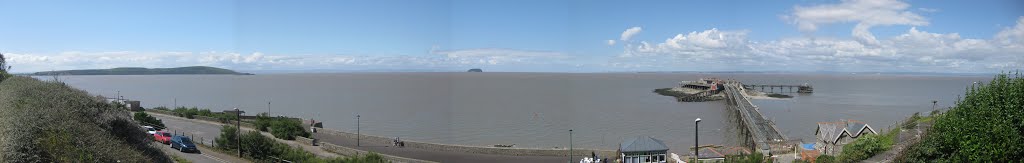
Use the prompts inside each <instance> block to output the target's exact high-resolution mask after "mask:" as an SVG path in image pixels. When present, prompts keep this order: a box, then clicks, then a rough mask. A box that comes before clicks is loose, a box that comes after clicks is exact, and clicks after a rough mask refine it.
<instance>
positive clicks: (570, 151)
mask: <svg viewBox="0 0 1024 163" xmlns="http://www.w3.org/2000/svg"><path fill="white" fill-rule="evenodd" d="M569 163H572V129H569Z"/></svg>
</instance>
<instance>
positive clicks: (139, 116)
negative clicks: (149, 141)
mask: <svg viewBox="0 0 1024 163" xmlns="http://www.w3.org/2000/svg"><path fill="white" fill-rule="evenodd" d="M132 117H133V119H135V121H138V122H139V123H142V125H147V126H153V128H156V129H157V130H163V129H164V128H167V127H165V125H164V121H163V120H159V119H156V117H153V116H150V115H149V114H146V112H135V115H133V116H132Z"/></svg>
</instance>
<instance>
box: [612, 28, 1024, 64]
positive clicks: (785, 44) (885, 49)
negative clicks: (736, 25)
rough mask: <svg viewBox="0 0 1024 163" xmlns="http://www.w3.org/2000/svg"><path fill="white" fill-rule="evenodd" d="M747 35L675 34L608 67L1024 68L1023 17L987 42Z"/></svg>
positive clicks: (916, 35) (630, 48)
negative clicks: (757, 39) (758, 38)
mask: <svg viewBox="0 0 1024 163" xmlns="http://www.w3.org/2000/svg"><path fill="white" fill-rule="evenodd" d="M746 34H747V32H745V31H721V30H718V29H715V28H712V29H709V30H705V31H700V32H698V31H693V32H689V33H688V34H677V35H675V36H674V37H670V38H668V39H666V40H665V41H664V42H658V43H653V44H652V43H648V42H646V41H639V43H633V44H626V45H625V48H626V49H625V51H624V52H623V54H622V55H620V56H619V58H617V59H615V60H613V61H611V63H610V64H609V65H610V66H616V67H623V68H636V67H649V68H653V67H658V66H661V67H676V68H685V69H696V70H736V69H743V70H746V69H749V68H762V69H760V70H765V69H767V70H793V71H814V70H830V71H931V72H978V71H982V72H998V71H1000V70H1015V69H1022V68H1024V17H1021V18H1020V19H1019V20H1018V21H1017V25H1016V26H1014V27H1011V28H1006V29H1004V30H1002V31H1001V32H999V33H997V34H996V35H995V36H993V37H992V39H970V38H962V37H961V36H960V35H959V34H957V33H930V32H927V31H922V30H919V29H918V28H916V27H911V28H910V29H908V30H907V31H906V32H905V33H903V34H900V35H897V36H893V37H890V38H885V39H882V40H877V42H876V44H874V45H868V44H865V43H864V42H862V41H858V40H849V39H830V38H808V37H799V38H787V39H780V40H775V41H768V42H754V41H749V40H747V39H746Z"/></svg>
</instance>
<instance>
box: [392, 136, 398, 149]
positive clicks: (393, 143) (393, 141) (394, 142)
mask: <svg viewBox="0 0 1024 163" xmlns="http://www.w3.org/2000/svg"><path fill="white" fill-rule="evenodd" d="M391 145H393V146H396V147H397V146H398V137H395V139H394V140H391Z"/></svg>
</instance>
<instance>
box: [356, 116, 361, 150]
mask: <svg viewBox="0 0 1024 163" xmlns="http://www.w3.org/2000/svg"><path fill="white" fill-rule="evenodd" d="M360 135H362V134H360V133H359V115H356V146H357V147H358V146H361V145H360V141H359V137H360Z"/></svg>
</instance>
